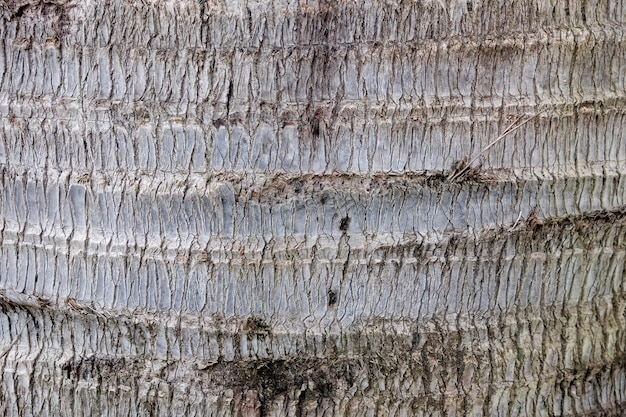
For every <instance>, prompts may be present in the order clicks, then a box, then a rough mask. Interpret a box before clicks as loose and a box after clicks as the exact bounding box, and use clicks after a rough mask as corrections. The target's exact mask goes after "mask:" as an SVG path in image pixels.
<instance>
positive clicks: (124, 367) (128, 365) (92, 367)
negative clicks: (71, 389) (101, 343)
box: [61, 356, 138, 381]
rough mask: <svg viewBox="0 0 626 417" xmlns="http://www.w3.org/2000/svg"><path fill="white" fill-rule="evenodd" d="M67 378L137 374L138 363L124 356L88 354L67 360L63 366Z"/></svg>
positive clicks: (77, 378) (98, 377) (79, 378)
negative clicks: (84, 356)
mask: <svg viewBox="0 0 626 417" xmlns="http://www.w3.org/2000/svg"><path fill="white" fill-rule="evenodd" d="M61 370H62V371H63V372H64V374H65V377H66V378H67V379H72V380H74V381H79V380H81V379H89V378H97V379H102V378H114V377H125V376H126V377H128V376H132V375H136V374H137V373H138V372H137V371H138V364H137V363H136V362H135V361H133V360H127V359H126V358H124V357H98V356H88V357H86V358H80V359H77V360H73V361H69V362H66V363H65V364H63V365H62V366H61Z"/></svg>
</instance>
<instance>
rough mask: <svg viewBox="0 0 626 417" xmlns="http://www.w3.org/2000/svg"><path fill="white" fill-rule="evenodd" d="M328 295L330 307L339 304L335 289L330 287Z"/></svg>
mask: <svg viewBox="0 0 626 417" xmlns="http://www.w3.org/2000/svg"><path fill="white" fill-rule="evenodd" d="M326 296H327V297H328V307H333V306H334V305H335V304H337V293H336V292H335V291H333V290H332V289H330V288H329V289H328V292H327V293H326Z"/></svg>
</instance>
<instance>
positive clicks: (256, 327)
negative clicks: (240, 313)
mask: <svg viewBox="0 0 626 417" xmlns="http://www.w3.org/2000/svg"><path fill="white" fill-rule="evenodd" d="M245 330H246V331H247V332H248V333H252V334H261V335H267V334H270V333H271V331H272V328H271V327H270V326H269V325H268V324H267V323H266V322H265V320H263V319H262V318H260V317H256V316H252V317H248V320H247V321H246V326H245Z"/></svg>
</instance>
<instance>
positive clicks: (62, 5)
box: [0, 0, 74, 37]
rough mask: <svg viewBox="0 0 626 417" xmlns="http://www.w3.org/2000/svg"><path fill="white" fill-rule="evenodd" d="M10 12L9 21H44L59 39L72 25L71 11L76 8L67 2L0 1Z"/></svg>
mask: <svg viewBox="0 0 626 417" xmlns="http://www.w3.org/2000/svg"><path fill="white" fill-rule="evenodd" d="M0 4H3V5H4V7H5V9H7V10H8V11H9V16H10V17H9V20H16V21H18V22H20V21H22V20H24V19H30V20H33V21H43V22H45V25H46V26H47V27H48V28H49V29H50V30H51V31H52V32H54V35H55V36H57V37H62V36H64V35H66V34H67V29H68V27H69V24H70V17H69V10H70V9H71V8H72V7H74V5H73V4H71V3H70V2H69V1H66V0H57V1H54V0H48V1H45V0H8V1H7V0H5V1H0Z"/></svg>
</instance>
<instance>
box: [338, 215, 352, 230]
mask: <svg viewBox="0 0 626 417" xmlns="http://www.w3.org/2000/svg"><path fill="white" fill-rule="evenodd" d="M348 227H350V217H349V216H345V217H344V218H342V219H341V222H340V223H339V230H341V231H342V232H347V231H348Z"/></svg>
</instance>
